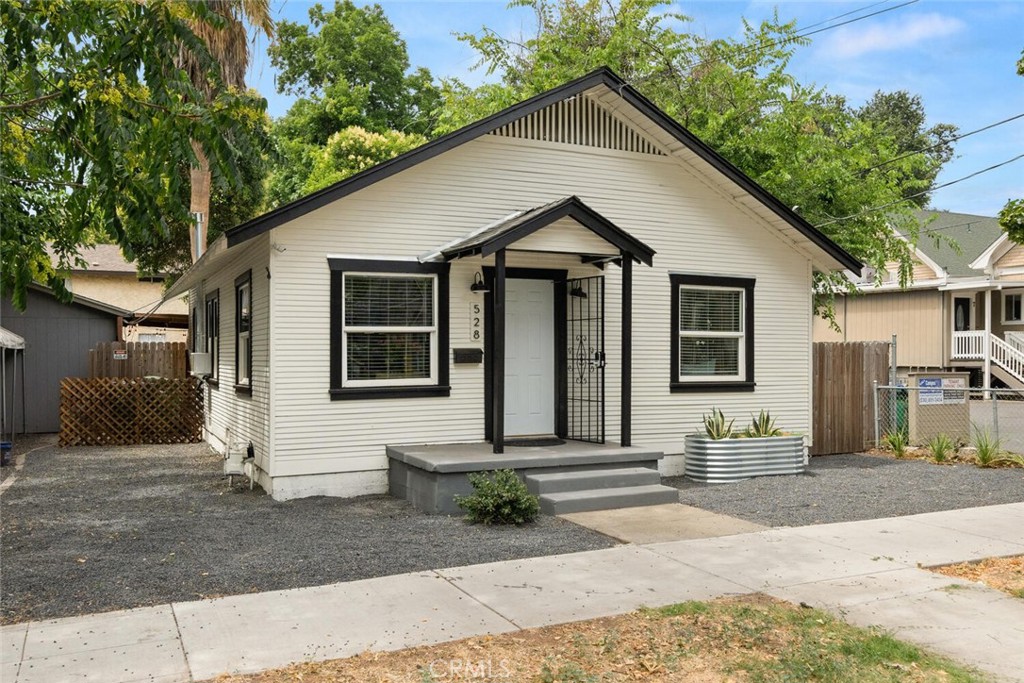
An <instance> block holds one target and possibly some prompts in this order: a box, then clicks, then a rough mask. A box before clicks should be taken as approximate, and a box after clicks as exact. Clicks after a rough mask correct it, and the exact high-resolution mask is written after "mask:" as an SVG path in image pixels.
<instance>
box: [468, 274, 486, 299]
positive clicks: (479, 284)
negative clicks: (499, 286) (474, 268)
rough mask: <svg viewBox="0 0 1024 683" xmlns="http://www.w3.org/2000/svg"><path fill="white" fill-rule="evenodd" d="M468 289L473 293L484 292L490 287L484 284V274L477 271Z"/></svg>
mask: <svg viewBox="0 0 1024 683" xmlns="http://www.w3.org/2000/svg"><path fill="white" fill-rule="evenodd" d="M469 291H471V292H473V293H474V294H483V293H484V292H489V291H491V289H490V287H488V286H487V285H485V284H484V276H483V275H482V274H481V273H477V274H476V275H475V276H474V277H473V284H471V285H470V286H469Z"/></svg>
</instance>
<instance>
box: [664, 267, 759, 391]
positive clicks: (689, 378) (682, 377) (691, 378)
mask: <svg viewBox="0 0 1024 683" xmlns="http://www.w3.org/2000/svg"><path fill="white" fill-rule="evenodd" d="M684 290H705V291H707V290H711V291H715V292H739V294H740V297H739V301H740V310H739V323H740V330H739V332H712V331H700V330H693V331H690V330H683V329H682V328H683V314H682V311H680V312H679V329H678V330H676V334H677V335H679V343H678V347H677V349H678V350H680V351H681V349H682V348H683V339H686V338H691V339H692V338H698V339H708V338H720V339H737V340H738V341H737V345H738V347H739V349H738V353H737V363H736V371H737V372H736V374H733V375H688V374H684V373H683V360H682V358H680V359H679V377H677V378H676V381H677V382H703V383H707V382H739V381H743V380H745V379H746V367H747V366H746V362H747V359H746V351H747V339H746V337H747V330H746V315H747V310H746V308H747V291H746V290H745V289H744V288H742V287H726V286H722V287H718V286H714V285H689V284H683V285H679V291H678V293H677V299H676V302H677V305H682V300H683V291H684Z"/></svg>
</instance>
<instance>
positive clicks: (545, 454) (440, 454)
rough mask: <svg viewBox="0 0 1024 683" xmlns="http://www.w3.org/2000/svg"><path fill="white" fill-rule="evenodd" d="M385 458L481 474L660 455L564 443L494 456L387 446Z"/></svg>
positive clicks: (480, 445) (475, 450) (478, 447)
mask: <svg viewBox="0 0 1024 683" xmlns="http://www.w3.org/2000/svg"><path fill="white" fill-rule="evenodd" d="M387 455H388V457H389V458H391V459H393V460H398V461H399V462H404V463H405V464H407V465H411V466H412V467H415V468H417V469H421V470H424V471H426V472H439V473H452V472H483V471H487V470H495V469H514V470H522V469H531V468H545V469H547V468H555V467H573V466H579V465H602V464H617V463H631V462H648V461H652V460H654V461H657V460H660V459H661V458H662V457H663V454H662V453H661V452H660V451H654V450H651V449H649V448H641V447H638V446H628V447H623V446H620V445H618V444H616V443H605V444H595V443H585V442H583V441H566V442H565V443H564V444H562V445H560V446H528V447H516V446H506V447H505V452H504V453H494V452H493V450H492V446H491V444H489V443H487V442H483V441H481V442H476V443H453V444H427V445H411V446H388V447H387Z"/></svg>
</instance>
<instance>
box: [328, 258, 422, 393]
mask: <svg viewBox="0 0 1024 683" xmlns="http://www.w3.org/2000/svg"><path fill="white" fill-rule="evenodd" d="M350 276H354V277H359V276H362V277H374V278H391V279H403V280H412V279H416V280H429V281H430V297H431V305H430V308H431V316H432V318H433V324H432V325H429V326H427V325H419V326H401V327H390V326H382V325H375V326H364V325H349V324H348V323H346V322H345V319H346V315H345V288H346V287H347V286H348V278H349V277H350ZM341 288H342V289H341V386H342V387H344V388H346V389H347V388H359V387H416V386H430V385H436V384H437V383H438V352H437V337H438V301H437V290H438V278H437V274H435V273H430V274H420V273H389V272H374V271H366V270H353V271H345V272H344V273H343V274H342V284H341ZM423 332H429V333H430V376H429V377H411V378H408V379H349V377H348V335H349V333H353V334H356V333H358V334H372V333H385V334H387V333H394V334H399V333H423Z"/></svg>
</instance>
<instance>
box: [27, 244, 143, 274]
mask: <svg viewBox="0 0 1024 683" xmlns="http://www.w3.org/2000/svg"><path fill="white" fill-rule="evenodd" d="M46 253H47V254H48V255H49V257H50V265H51V266H52V267H53V268H54V269H56V268H57V267H58V266H59V265H60V262H59V259H58V257H57V251H56V250H55V249H54V248H53V245H52V244H47V245H46ZM78 256H79V257H81V258H82V259H83V260H84V261H85V262H86V263H87V264H88V265H86V266H85V267H84V268H83V267H81V266H79V265H78V264H77V263H74V262H73V263H72V264H71V268H70V271H71V272H72V273H88V274H90V275H133V276H135V277H146V278H147V279H150V276H148V275H147V276H141V275H139V269H138V266H137V264H136V263H135V261H129V260H128V259H126V258H125V257H124V254H122V253H121V247H120V246H118V245H116V244H93V245H91V246H88V247H79V249H78ZM162 278H163V274H162V273H161V274H157V275H155V276H153V277H152V279H162Z"/></svg>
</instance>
